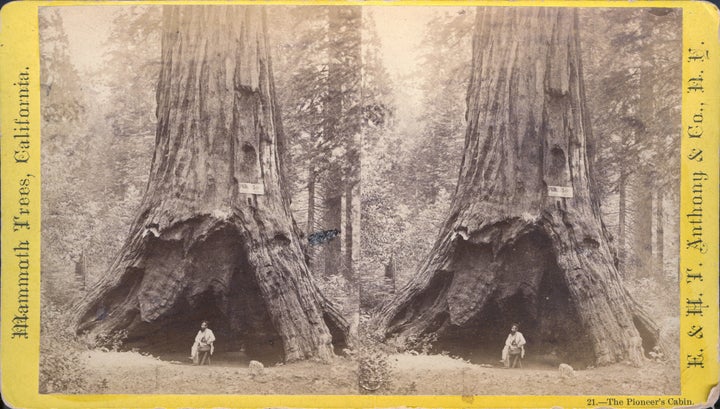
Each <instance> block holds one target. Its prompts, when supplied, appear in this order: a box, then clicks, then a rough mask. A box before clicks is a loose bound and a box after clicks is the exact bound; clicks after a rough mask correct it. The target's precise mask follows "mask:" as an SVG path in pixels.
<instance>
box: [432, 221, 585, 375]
mask: <svg viewBox="0 0 720 409" xmlns="http://www.w3.org/2000/svg"><path fill="white" fill-rule="evenodd" d="M549 243H550V242H549V239H548V238H547V237H546V236H545V235H543V234H542V233H540V232H539V231H531V232H529V233H527V234H525V235H523V236H521V237H519V238H518V239H517V240H516V241H515V242H514V243H513V244H512V245H509V246H507V247H506V248H505V249H503V250H501V251H500V252H499V254H498V256H497V257H496V258H495V261H494V262H493V263H495V265H497V266H498V267H499V268H500V270H501V273H499V275H498V277H497V278H496V281H495V282H494V283H493V289H492V290H491V293H490V295H489V298H488V301H486V304H485V306H484V307H483V308H481V309H480V310H479V311H478V312H477V313H476V314H475V315H474V316H472V317H471V318H469V319H468V321H467V322H465V323H464V324H463V325H462V326H458V325H453V324H452V323H449V322H448V321H447V320H448V319H449V314H444V315H443V317H444V319H445V321H444V322H443V324H441V325H439V326H438V330H439V331H438V340H437V342H436V343H435V344H434V345H433V348H434V350H435V351H437V352H442V351H448V352H450V353H451V354H453V355H461V356H464V357H466V358H467V359H470V360H471V361H477V362H485V363H495V362H497V361H498V360H499V358H500V351H501V350H502V348H503V345H504V343H505V338H507V335H508V333H509V330H510V325H511V324H512V323H518V324H520V332H522V333H523V335H524V336H525V339H526V340H527V342H528V344H527V346H526V351H527V352H528V354H527V359H528V360H529V361H531V362H535V363H537V362H539V361H543V363H546V364H550V363H551V362H548V360H549V359H551V357H552V359H557V360H558V362H557V363H558V364H559V363H560V361H562V362H566V363H569V364H571V365H573V366H579V367H585V366H587V365H589V364H592V363H593V362H592V359H588V351H591V350H592V343H591V342H590V338H589V336H588V333H587V330H586V329H585V328H583V327H582V326H581V325H580V324H579V322H580V319H579V315H578V313H577V311H576V308H577V306H576V305H575V304H574V303H573V302H572V298H571V296H570V292H569V290H568V287H567V283H566V282H565V281H564V279H563V275H562V273H561V271H560V268H559V267H558V265H557V263H556V262H555V254H554V252H553V251H552V248H551V246H550V244H549ZM489 251H490V250H489V248H488V247H487V246H482V245H475V244H472V243H468V242H465V241H463V242H461V243H459V245H458V249H457V250H456V256H455V257H456V260H457V261H456V263H457V266H458V271H457V272H456V274H455V275H454V276H453V280H452V281H453V282H452V284H450V285H447V288H448V290H451V292H448V293H447V294H446V296H448V297H450V298H456V299H457V298H458V297H460V298H463V297H469V298H471V297H472V295H471V294H458V293H453V292H452V289H456V290H459V289H461V288H466V287H467V286H470V285H471V283H470V282H468V281H467V280H464V279H463V278H468V279H472V278H471V277H472V275H473V274H477V273H479V271H478V270H479V269H478V263H483V260H482V259H483V258H485V257H487V256H488V255H489ZM473 267H475V268H473ZM458 301H459V300H458ZM477 301H478V300H473V301H471V302H473V303H476V302H477ZM464 302H467V301H464ZM555 365H556V364H555Z"/></svg>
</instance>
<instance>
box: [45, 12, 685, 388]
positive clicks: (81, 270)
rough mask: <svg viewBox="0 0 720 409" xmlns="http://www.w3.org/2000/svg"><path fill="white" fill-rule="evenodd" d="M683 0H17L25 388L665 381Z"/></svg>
mask: <svg viewBox="0 0 720 409" xmlns="http://www.w3.org/2000/svg"><path fill="white" fill-rule="evenodd" d="M682 12H683V10H682V9H681V8H659V7H629V8H603V7H597V8H574V7H573V8H571V7H515V6H513V7H489V6H481V7H459V6H457V4H455V5H453V6H407V5H406V6H399V5H392V6H391V5H387V6H367V5H363V6H361V5H326V6H321V5H277V4H276V5H233V4H223V5H143V4H130V3H128V4H127V5H121V6H119V5H96V6H85V5H75V6H43V7H40V8H39V11H38V16H39V39H40V40H39V43H40V68H41V72H40V81H41V85H40V92H41V94H40V111H41V117H40V119H41V134H42V145H41V154H42V155H41V171H42V179H41V181H42V231H41V238H42V251H41V269H42V281H41V334H40V372H39V392H40V393H42V394H234V395H238V394H241V395H456V396H463V397H465V396H470V397H472V396H476V395H600V394H617V395H629V394H633V395H674V394H679V393H680V371H681V367H680V347H679V345H680V340H679V338H680V292H679V288H680V284H679V269H680V266H679V254H680V240H679V235H680V227H679V226H680V218H679V215H678V214H679V213H678V209H679V207H680V159H681V155H680V136H679V135H681V132H682V130H681V98H682V88H681V87H682V84H681V74H682V64H681V63H682V51H683V50H682V47H683V44H682V18H683V15H682V14H683V13H682Z"/></svg>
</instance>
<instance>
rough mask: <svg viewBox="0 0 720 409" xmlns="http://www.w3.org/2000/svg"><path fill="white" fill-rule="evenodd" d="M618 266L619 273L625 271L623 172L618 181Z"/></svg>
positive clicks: (624, 193) (625, 181) (624, 186)
mask: <svg viewBox="0 0 720 409" xmlns="http://www.w3.org/2000/svg"><path fill="white" fill-rule="evenodd" d="M618 191H619V195H618V196H619V198H618V248H617V254H618V265H619V268H620V272H621V273H622V272H624V271H625V267H626V262H625V261H626V254H627V252H626V249H625V237H626V235H627V233H626V226H627V225H626V223H627V221H626V216H627V174H626V173H625V171H623V170H620V178H619V180H618Z"/></svg>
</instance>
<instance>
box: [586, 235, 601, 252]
mask: <svg viewBox="0 0 720 409" xmlns="http://www.w3.org/2000/svg"><path fill="white" fill-rule="evenodd" d="M583 245H584V246H585V247H589V248H592V249H596V248H599V247H600V243H598V241H597V240H595V239H594V238H592V237H585V238H584V239H583Z"/></svg>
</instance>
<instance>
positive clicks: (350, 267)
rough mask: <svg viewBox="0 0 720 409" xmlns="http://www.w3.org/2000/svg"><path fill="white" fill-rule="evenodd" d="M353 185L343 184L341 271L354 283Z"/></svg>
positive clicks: (349, 281)
mask: <svg viewBox="0 0 720 409" xmlns="http://www.w3.org/2000/svg"><path fill="white" fill-rule="evenodd" d="M353 196H354V195H353V185H352V184H351V183H347V184H346V185H345V232H344V233H345V262H344V264H345V265H344V266H343V267H344V268H343V272H344V274H345V278H346V279H347V280H348V283H351V285H354V284H355V283H356V279H355V269H354V260H353V235H354V226H353V224H354V222H355V220H354V210H353Z"/></svg>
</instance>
